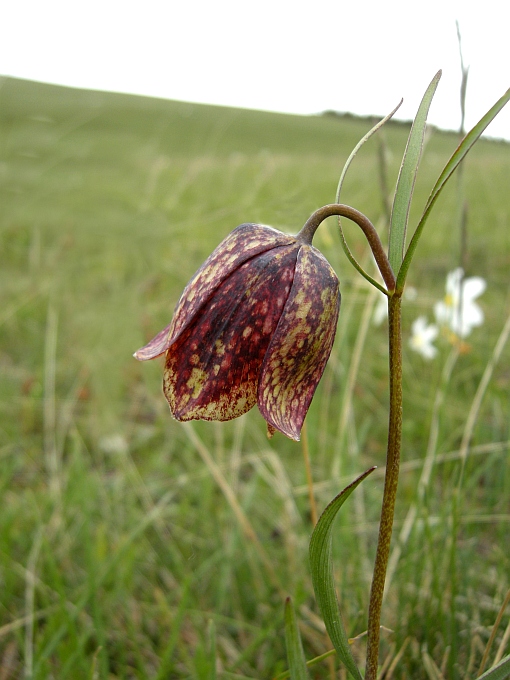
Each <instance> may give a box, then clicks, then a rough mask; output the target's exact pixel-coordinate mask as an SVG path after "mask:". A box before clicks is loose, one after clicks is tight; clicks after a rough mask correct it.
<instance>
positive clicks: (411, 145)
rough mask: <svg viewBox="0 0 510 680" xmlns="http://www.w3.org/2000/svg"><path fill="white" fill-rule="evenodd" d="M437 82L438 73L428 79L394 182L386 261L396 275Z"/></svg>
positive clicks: (402, 250) (401, 255) (438, 78)
mask: <svg viewBox="0 0 510 680" xmlns="http://www.w3.org/2000/svg"><path fill="white" fill-rule="evenodd" d="M440 78H441V71H438V72H437V73H436V75H435V76H434V77H433V78H432V80H431V82H430V85H429V86H428V88H427V91H426V92H425V94H424V95H423V99H422V100H421V103H420V106H419V108H418V113H417V114H416V118H415V119H414V122H413V124H412V127H411V132H410V133H409V138H408V140H407V146H406V150H405V151H404V157H403V158H402V165H401V166H400V172H399V175H398V180H397V188H396V191H395V197H394V199H393V207H392V210H391V221H390V238H389V247H388V257H389V260H390V264H391V268H392V269H393V271H394V272H398V270H399V269H400V265H401V264H402V260H403V258H404V246H405V240H406V231H407V223H408V221H409V210H410V208H411V201H412V198H413V192H414V185H415V182H416V174H417V172H418V166H419V164H420V159H421V154H422V151H423V139H424V136H425V126H426V124H427V116H428V112H429V109H430V104H431V103H432V98H433V97H434V94H435V91H436V88H437V86H438V83H439V80H440Z"/></svg>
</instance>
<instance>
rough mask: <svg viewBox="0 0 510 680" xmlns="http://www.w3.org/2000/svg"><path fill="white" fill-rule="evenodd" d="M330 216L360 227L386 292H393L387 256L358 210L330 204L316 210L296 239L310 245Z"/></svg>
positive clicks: (393, 280) (347, 206) (392, 278)
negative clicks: (321, 225) (345, 219)
mask: <svg viewBox="0 0 510 680" xmlns="http://www.w3.org/2000/svg"><path fill="white" fill-rule="evenodd" d="M332 215H338V216H339V217H346V218H347V219H349V220H351V221H352V222H355V223H356V224H357V225H358V227H360V229H361V230H362V231H363V233H364V234H365V236H366V239H367V241H368V243H369V245H370V248H371V249H372V253H373V255H374V259H375V261H376V263H377V266H378V267H379V271H380V272H381V276H382V277H383V279H384V283H385V284H386V286H387V288H388V291H393V290H395V285H396V279H395V274H394V273H393V269H392V268H391V265H390V262H389V260H388V256H387V255H386V253H385V252H384V248H383V245H382V243H381V239H380V238H379V234H378V233H377V231H376V229H375V227H374V225H373V224H372V222H371V221H370V220H369V219H368V217H367V216H366V215H364V214H363V213H361V212H360V211H359V210H356V208H351V206H350V205H343V204H342V203H330V204H329V205H325V206H323V207H322V208H319V209H318V210H316V211H315V212H314V213H313V215H311V216H310V217H309V218H308V220H307V221H306V223H305V225H304V227H303V228H302V229H301V231H300V232H299V234H298V235H297V237H296V238H297V239H299V240H301V241H304V242H305V243H311V242H312V238H313V235H314V234H315V232H316V231H317V227H318V226H319V224H320V223H321V222H323V221H324V220H325V219H327V218H328V217H331V216H332Z"/></svg>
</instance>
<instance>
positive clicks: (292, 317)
mask: <svg viewBox="0 0 510 680" xmlns="http://www.w3.org/2000/svg"><path fill="white" fill-rule="evenodd" d="M339 309H340V292H339V283H338V278H337V276H336V274H335V272H334V271H333V269H332V268H331V266H330V265H329V263H328V261H327V260H326V259H325V258H324V257H323V255H322V254H321V253H320V252H319V251H318V250H317V249H316V248H314V247H313V246H309V245H303V246H301V248H300V251H299V254H298V259H297V263H296V271H295V274H294V281H293V284H292V289H291V291H290V294H289V297H288V299H287V302H286V304H285V307H284V310H283V313H282V316H281V318H280V321H279V323H278V326H277V327H276V331H275V332H274V334H273V337H272V339H271V342H270V344H269V347H268V349H267V352H266V356H265V357H264V363H263V365H262V371H261V375H260V379H259V388H258V406H259V409H260V412H261V413H262V415H263V417H264V418H265V419H266V421H267V422H268V423H269V425H271V426H272V427H274V428H276V429H277V430H279V431H280V432H283V434H285V435H287V437H290V438H291V439H295V440H299V437H300V433H301V428H302V426H303V422H304V419H305V416H306V413H307V411H308V408H309V406H310V402H311V401H312V397H313V395H314V393H315V390H316V388H317V385H318V383H319V380H320V379H321V377H322V374H323V372H324V368H325V366H326V362H327V360H328V358H329V355H330V353H331V348H332V346H333V341H334V338H335V332H336V325H337V320H338V312H339Z"/></svg>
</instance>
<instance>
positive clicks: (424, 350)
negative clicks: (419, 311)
mask: <svg viewBox="0 0 510 680" xmlns="http://www.w3.org/2000/svg"><path fill="white" fill-rule="evenodd" d="M438 333H439V328H438V327H437V326H436V325H435V324H428V323H427V319H426V318H425V317H424V316H419V317H418V318H417V319H416V320H415V321H414V322H413V325H412V326H411V337H410V338H409V345H410V346H411V349H413V350H414V351H415V352H419V353H420V354H421V355H422V356H423V357H424V358H425V359H433V358H434V357H435V356H436V354H437V348H436V347H434V345H433V344H432V343H433V341H434V340H435V339H436V338H437V336H438Z"/></svg>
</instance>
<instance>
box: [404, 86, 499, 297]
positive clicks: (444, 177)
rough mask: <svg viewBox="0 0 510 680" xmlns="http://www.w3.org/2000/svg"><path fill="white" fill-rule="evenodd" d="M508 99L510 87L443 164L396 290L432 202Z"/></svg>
mask: <svg viewBox="0 0 510 680" xmlns="http://www.w3.org/2000/svg"><path fill="white" fill-rule="evenodd" d="M509 100H510V89H509V90H507V91H506V92H505V94H504V95H503V96H502V97H501V98H500V99H498V101H497V102H496V103H495V104H494V106H493V107H492V108H491V109H489V111H487V113H486V114H485V116H483V118H481V119H480V120H479V121H478V123H477V124H476V125H475V126H474V128H473V129H472V130H470V131H469V132H468V133H467V135H466V136H465V137H464V139H463V140H462V141H461V143H460V144H459V146H458V147H457V149H456V150H455V151H454V153H453V154H452V156H451V158H450V160H449V161H448V163H447V164H446V165H445V167H444V169H443V171H442V173H441V174H440V175H439V178H438V180H437V182H436V183H435V185H434V188H433V189H432V191H431V192H430V196H429V197H428V200H427V203H426V205H425V209H424V211H423V215H422V216H421V219H420V221H419V223H418V226H417V227H416V231H415V232H414V234H413V237H412V239H411V242H410V243H409V248H408V249H407V252H406V255H405V258H404V261H403V262H402V266H401V267H400V270H399V272H398V276H397V290H402V289H403V287H404V284H405V280H406V276H407V272H408V270H409V265H410V264H411V260H412V259H413V256H414V253H415V250H416V247H417V245H418V241H419V239H420V236H421V234H422V231H423V227H424V226H425V222H426V221H427V218H428V216H429V215H430V212H431V210H432V208H433V206H434V203H435V202H436V201H437V199H438V197H439V194H440V193H441V191H442V190H443V188H444V186H445V184H446V182H447V181H448V180H449V179H450V177H451V176H452V175H453V173H454V172H455V170H456V169H457V168H458V166H459V164H460V162H461V161H462V160H463V159H464V157H465V156H466V154H467V153H468V151H469V150H470V149H471V147H472V146H473V145H474V144H475V142H476V141H477V140H478V138H479V137H480V136H481V135H482V133H483V131H484V130H485V128H486V127H487V126H488V125H489V123H492V121H493V120H494V118H495V117H496V116H497V115H498V113H499V112H500V111H501V109H502V108H503V107H504V106H505V105H506V104H507V103H508V101H509Z"/></svg>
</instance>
